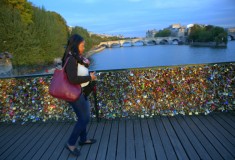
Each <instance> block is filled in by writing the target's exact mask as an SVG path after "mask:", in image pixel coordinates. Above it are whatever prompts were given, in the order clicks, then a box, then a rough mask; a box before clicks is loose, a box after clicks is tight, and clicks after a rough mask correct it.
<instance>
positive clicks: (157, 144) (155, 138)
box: [148, 119, 167, 160]
mask: <svg viewBox="0 0 235 160" xmlns="http://www.w3.org/2000/svg"><path fill="white" fill-rule="evenodd" d="M148 125H149V129H150V134H151V137H152V143H153V146H154V149H155V153H156V156H157V159H161V160H166V159H167V158H166V154H165V151H164V148H163V145H162V141H161V138H160V135H159V133H158V130H157V127H156V125H155V122H154V120H153V119H149V120H148Z"/></svg>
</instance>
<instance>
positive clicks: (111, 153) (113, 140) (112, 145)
mask: <svg viewBox="0 0 235 160" xmlns="http://www.w3.org/2000/svg"><path fill="white" fill-rule="evenodd" d="M117 139H118V121H113V122H112V128H111V134H110V138H109V144H108V152H107V156H106V159H107V160H110V159H115V158H116V151H117Z"/></svg>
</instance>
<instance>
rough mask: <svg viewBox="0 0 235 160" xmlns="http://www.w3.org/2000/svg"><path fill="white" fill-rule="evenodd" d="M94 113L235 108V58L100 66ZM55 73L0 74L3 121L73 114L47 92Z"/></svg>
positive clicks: (130, 114)
mask: <svg viewBox="0 0 235 160" xmlns="http://www.w3.org/2000/svg"><path fill="white" fill-rule="evenodd" d="M96 72H97V73H98V80H97V81H96V92H93V96H90V97H89V98H90V102H91V106H92V107H91V115H92V117H93V118H97V120H99V119H100V118H105V119H114V118H126V117H127V118H128V117H141V118H143V117H153V116H155V115H167V116H174V115H177V114H182V115H185V114H189V115H192V114H195V115H197V114H209V113H210V112H212V111H215V110H220V111H228V110H234V109H235V62H227V63H217V64H200V65H180V66H164V67H163V66H162V67H153V68H138V69H125V70H106V71H96ZM51 77H52V74H43V75H27V76H17V77H4V78H2V79H0V95H1V96H0V121H1V122H9V121H11V122H19V121H20V122H22V123H25V122H27V121H33V122H36V121H49V120H60V121H61V120H74V119H76V116H75V114H74V113H73V111H72V109H71V107H70V106H69V105H68V104H67V102H65V101H62V100H59V99H55V98H53V97H51V96H50V95H49V94H48V87H49V84H50V80H51Z"/></svg>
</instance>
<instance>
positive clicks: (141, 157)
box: [133, 119, 146, 160]
mask: <svg viewBox="0 0 235 160" xmlns="http://www.w3.org/2000/svg"><path fill="white" fill-rule="evenodd" d="M133 125H134V135H135V149H136V155H135V157H136V160H145V159H146V158H145V149H144V142H143V135H142V130H141V126H140V120H139V119H135V120H134V121H133Z"/></svg>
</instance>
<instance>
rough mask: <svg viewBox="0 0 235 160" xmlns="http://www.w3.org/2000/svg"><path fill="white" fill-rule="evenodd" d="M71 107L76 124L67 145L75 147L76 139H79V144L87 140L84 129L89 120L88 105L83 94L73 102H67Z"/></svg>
mask: <svg viewBox="0 0 235 160" xmlns="http://www.w3.org/2000/svg"><path fill="white" fill-rule="evenodd" d="M69 104H70V105H71V106H72V107H73V110H74V112H75V113H76V115H77V122H76V124H75V126H74V128H73V131H72V133H71V135H70V137H69V140H68V144H69V145H71V146H75V144H76V142H77V140H78V137H80V141H81V142H85V141H86V140H87V132H86V127H87V124H88V123H89V120H90V105H89V102H88V100H87V98H85V96H84V95H83V94H81V96H80V97H79V99H78V100H76V101H75V102H69Z"/></svg>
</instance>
